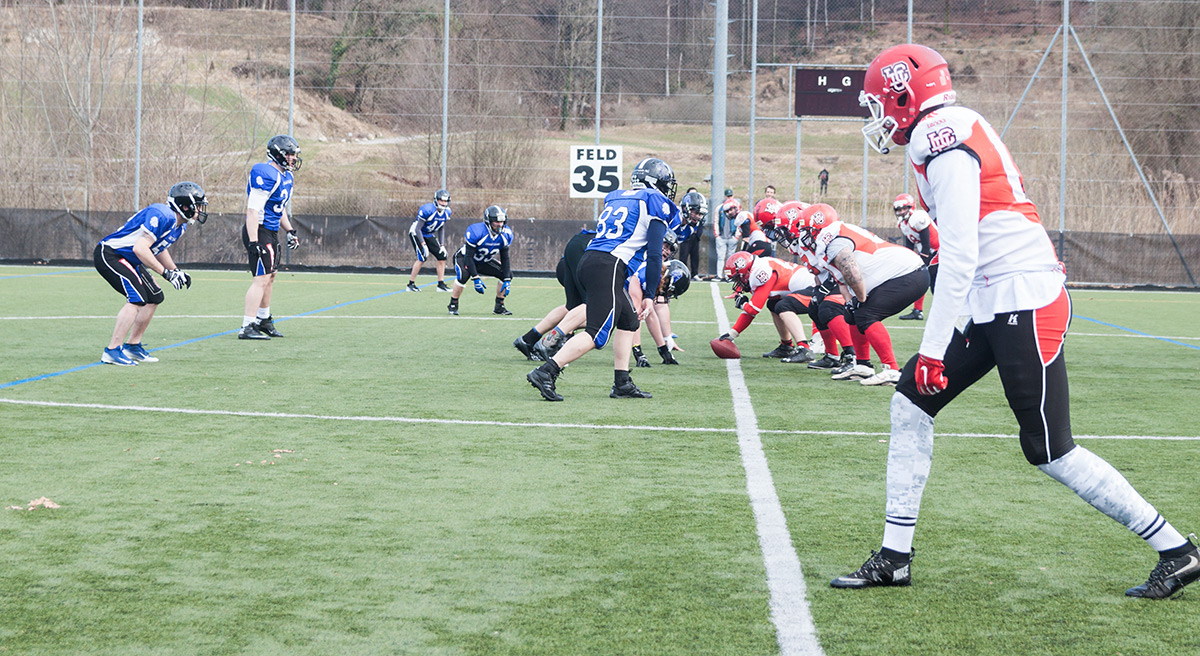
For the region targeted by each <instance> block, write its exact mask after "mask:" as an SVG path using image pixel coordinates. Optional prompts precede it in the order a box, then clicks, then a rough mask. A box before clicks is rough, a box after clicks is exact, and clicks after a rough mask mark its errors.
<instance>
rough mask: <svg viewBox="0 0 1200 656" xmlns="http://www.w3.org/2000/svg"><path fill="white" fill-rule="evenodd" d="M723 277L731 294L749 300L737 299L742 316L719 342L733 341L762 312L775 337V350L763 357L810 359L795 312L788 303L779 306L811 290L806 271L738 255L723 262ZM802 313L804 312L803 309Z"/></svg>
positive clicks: (811, 281) (781, 262) (777, 261)
mask: <svg viewBox="0 0 1200 656" xmlns="http://www.w3.org/2000/svg"><path fill="white" fill-rule="evenodd" d="M725 277H726V278H728V279H730V280H732V281H733V291H734V292H735V293H737V294H739V295H741V294H749V298H746V297H745V296H741V297H740V299H745V300H740V299H739V301H738V302H737V305H738V307H739V308H740V309H741V311H742V314H741V315H740V316H738V318H737V321H736V322H734V324H733V327H732V328H730V329H729V332H727V333H725V334H723V335H721V339H730V340H732V339H736V338H737V336H738V335H739V334H741V333H743V332H745V331H746V328H748V327H750V323H751V322H752V321H754V317H756V316H758V314H759V313H760V312H762V311H763V310H764V309H766V310H767V311H769V312H770V313H771V319H772V320H773V321H774V323H775V330H776V331H777V332H778V333H779V346H778V347H776V349H775V350H774V351H770V352H768V353H764V354H763V357H764V358H781V359H783V358H793V359H792V360H791V362H808V361H809V360H812V359H813V357H812V351H811V350H810V349H809V348H808V340H807V339H806V338H805V332H804V323H803V322H802V321H801V320H800V317H799V314H798V312H797V310H798V308H797V307H796V306H795V304H793V303H791V302H788V303H782V301H783V300H784V299H785V297H787V296H788V295H789V294H792V293H794V292H801V291H804V292H805V293H807V292H808V290H811V289H812V287H813V285H814V283H815V280H814V279H813V276H812V274H811V273H809V272H808V270H807V269H805V268H804V267H802V266H800V265H799V264H793V263H791V262H787V261H785V260H781V259H778V258H775V257H759V256H757V255H754V254H753V253H748V252H746V251H738V252H736V253H734V254H733V255H730V256H729V260H728V261H726V262H725ZM781 306H782V307H781ZM804 310H807V305H805V307H804Z"/></svg>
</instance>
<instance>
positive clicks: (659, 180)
mask: <svg viewBox="0 0 1200 656" xmlns="http://www.w3.org/2000/svg"><path fill="white" fill-rule="evenodd" d="M629 181H630V182H631V183H633V186H634V187H635V188H636V187H637V186H638V185H641V186H643V187H651V188H654V189H657V190H659V191H661V192H662V193H663V195H664V196H666V197H667V198H670V199H671V200H675V190H676V187H677V185H676V183H675V172H674V171H672V170H671V167H670V166H668V165H667V163H666V162H664V161H662V160H661V159H658V158H656V157H647V158H646V159H644V160H642V161H640V162H638V163H637V166H635V167H633V173H632V174H630V176H629Z"/></svg>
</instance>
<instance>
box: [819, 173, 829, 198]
mask: <svg viewBox="0 0 1200 656" xmlns="http://www.w3.org/2000/svg"><path fill="white" fill-rule="evenodd" d="M817 179H818V180H820V181H821V195H822V196H824V195H825V192H826V191H828V190H829V170H828V169H821V172H820V173H818V174H817Z"/></svg>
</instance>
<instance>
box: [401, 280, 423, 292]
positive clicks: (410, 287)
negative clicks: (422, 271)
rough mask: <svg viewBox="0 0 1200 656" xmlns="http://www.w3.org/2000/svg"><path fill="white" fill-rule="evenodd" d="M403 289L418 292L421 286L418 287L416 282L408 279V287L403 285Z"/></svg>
mask: <svg viewBox="0 0 1200 656" xmlns="http://www.w3.org/2000/svg"><path fill="white" fill-rule="evenodd" d="M404 291H407V292H419V291H421V288H420V287H417V283H415V282H413V281H411V280H409V281H408V287H405V288H404Z"/></svg>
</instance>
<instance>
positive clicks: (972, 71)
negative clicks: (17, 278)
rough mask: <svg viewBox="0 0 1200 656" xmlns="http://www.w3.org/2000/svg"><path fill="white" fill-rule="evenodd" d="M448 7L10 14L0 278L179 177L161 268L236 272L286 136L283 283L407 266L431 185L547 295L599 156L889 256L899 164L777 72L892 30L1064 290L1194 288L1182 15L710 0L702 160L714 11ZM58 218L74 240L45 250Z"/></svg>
mask: <svg viewBox="0 0 1200 656" xmlns="http://www.w3.org/2000/svg"><path fill="white" fill-rule="evenodd" d="M199 4H202V5H203V6H204V8H195V6H196V5H199ZM178 5H188V6H186V7H184V6H178ZM448 5H449V8H450V11H449V22H448V24H447V23H444V22H443V17H444V16H443V14H444V6H445V4H443V3H436V2H435V3H419V4H418V3H415V2H394V1H385V0H357V1H355V2H350V1H348V0H330V1H326V0H294V6H295V11H294V13H293V12H292V11H290V10H289V9H290V5H289V3H288V2H285V1H283V0H260V1H258V2H253V3H250V2H244V3H243V2H235V1H231V0H209V1H208V2H205V3H195V2H174V3H172V2H165V1H157V2H146V3H145V5H144V7H143V8H139V7H138V5H137V4H130V3H127V2H126V3H121V2H107V3H99V2H95V1H93V0H77V1H75V2H70V3H55V2H49V1H44V2H19V1H18V2H9V3H4V4H3V6H0V35H2V37H3V38H2V39H0V152H3V154H4V159H3V163H2V164H0V167H2V169H0V208H5V209H0V240H2V241H0V258H3V259H9V260H33V259H75V258H77V257H79V254H80V253H83V254H86V253H90V250H91V246H92V245H93V244H94V240H95V239H98V238H99V236H102V235H103V234H105V233H106V232H108V231H110V230H112V229H114V228H115V227H116V225H117V224H118V223H119V222H120V219H121V218H122V217H123V216H125V215H128V214H130V213H132V212H133V211H135V210H136V209H138V208H139V207H140V206H143V205H145V204H147V203H150V202H155V201H160V200H163V197H164V196H165V193H166V190H167V188H169V186H170V185H171V184H172V183H174V182H177V181H179V180H183V179H189V180H195V181H197V182H199V183H201V184H202V185H203V186H204V188H205V189H206V191H207V192H208V195H209V198H210V202H211V206H210V210H211V211H212V212H213V215H214V216H213V219H212V220H210V221H209V224H208V225H206V226H204V228H203V230H195V231H193V232H192V233H190V234H189V235H188V236H186V237H185V238H184V240H183V242H181V243H180V244H179V245H177V246H176V247H175V248H176V250H177V251H179V253H178V254H179V255H181V256H182V257H180V258H179V259H181V260H182V261H184V262H189V261H190V262H195V263H209V264H222V263H228V264H231V265H237V264H240V262H241V259H240V258H241V256H240V253H239V251H238V239H237V236H236V235H237V230H238V227H239V225H240V224H239V220H240V215H241V211H242V206H243V204H244V201H245V175H246V173H247V172H248V170H249V168H250V166H251V165H253V164H254V163H255V162H258V161H262V160H263V159H264V158H265V144H266V141H267V139H268V138H269V137H270V136H272V135H274V134H277V133H286V132H289V131H291V132H293V133H294V135H295V136H296V137H297V139H298V140H299V141H300V143H301V146H302V148H303V151H304V153H303V155H304V159H305V164H304V167H303V168H302V170H301V171H300V172H299V173H298V174H297V176H296V180H297V181H296V194H295V196H294V201H293V208H292V209H293V213H294V215H295V217H296V219H297V223H298V224H299V226H300V229H301V232H302V236H304V237H306V238H307V240H306V241H307V245H306V248H303V249H301V250H299V251H296V252H294V253H292V254H291V258H292V263H293V264H295V265H307V266H364V267H372V266H383V267H407V266H408V265H409V264H410V263H411V259H412V254H411V251H410V249H411V247H410V246H408V244H407V241H406V240H405V239H404V231H405V230H406V229H407V227H408V224H409V223H410V222H411V217H412V216H413V215H414V214H415V212H416V209H417V207H419V206H420V205H421V204H422V203H424V202H427V201H429V200H430V199H431V198H432V195H433V192H434V190H436V189H437V188H439V187H441V186H443V185H444V186H446V187H447V188H448V189H450V191H451V193H452V196H453V208H454V211H455V216H454V219H453V220H452V222H451V224H450V226H449V234H451V235H453V237H452V238H451V239H450V242H451V244H450V245H451V246H452V247H454V246H457V245H458V243H459V242H460V241H461V233H462V231H463V230H464V229H465V227H466V225H467V224H468V223H470V222H474V221H475V220H476V217H479V216H480V214H481V212H482V210H483V208H484V207H486V206H487V205H489V204H493V203H496V204H500V205H503V206H505V207H506V208H507V209H508V210H509V216H510V218H511V220H512V225H513V227H514V230H515V231H516V234H517V237H518V242H517V248H518V252H517V253H516V255H515V257H514V258H513V259H514V263H515V264H516V267H517V268H518V270H527V271H528V270H538V271H545V270H551V269H553V266H554V262H555V260H556V259H557V255H558V253H559V252H560V251H561V247H562V244H563V243H564V242H565V239H566V238H567V237H568V236H569V235H570V234H572V233H574V232H575V231H576V230H577V229H578V228H579V226H580V225H583V224H587V223H590V222H591V221H592V216H593V207H594V201H592V200H590V199H578V198H576V199H572V198H570V197H569V194H568V187H569V176H570V172H569V165H568V147H569V146H570V145H574V144H586V143H594V142H595V141H597V132H598V134H599V136H598V140H599V142H600V143H602V144H615V145H621V146H623V148H624V159H625V162H626V170H628V169H629V168H630V166H631V165H632V163H633V162H635V161H637V159H640V158H641V157H644V156H648V155H654V156H658V157H662V158H663V159H665V160H667V161H668V162H669V163H670V164H671V165H672V166H673V167H674V168H675V169H676V172H677V175H678V177H679V180H680V185H681V188H684V187H687V186H696V187H698V188H699V189H700V191H701V192H702V193H706V194H709V195H711V193H712V191H713V190H711V189H709V187H708V184H707V182H706V180H707V179H709V176H711V175H712V173H713V171H714V170H718V169H719V170H721V171H722V177H723V180H724V182H725V184H724V186H728V187H731V188H733V189H734V190H735V192H736V195H737V196H739V197H740V198H742V199H743V201H745V202H753V201H754V200H756V199H757V198H758V197H760V196H761V190H762V187H763V186H765V185H766V184H772V185H774V186H776V187H777V188H778V189H779V195H780V197H796V198H799V199H801V200H808V201H811V200H813V199H815V198H817V197H818V196H819V194H820V192H819V187H818V181H817V174H818V172H819V171H820V170H822V169H825V170H827V171H829V174H830V177H829V188H828V191H827V192H826V193H825V195H824V197H823V200H825V201H827V202H830V203H831V204H833V205H834V206H835V207H838V208H839V210H842V211H843V213H844V214H845V215H846V216H848V217H853V218H855V219H859V218H860V215H861V220H862V222H863V223H864V224H865V225H866V226H867V227H869V228H872V229H874V230H876V231H877V232H879V233H880V234H881V235H883V236H886V237H898V234H894V233H896V229H895V225H894V221H893V219H892V217H891V212H890V201H891V199H892V198H893V197H894V196H895V195H896V193H898V192H899V191H902V190H903V189H904V188H905V185H906V184H908V183H906V181H905V172H904V170H903V167H902V164H903V157H902V156H901V155H900V154H898V153H897V154H893V155H890V156H887V157H880V156H878V155H875V154H873V153H872V156H871V157H869V158H864V148H863V145H862V139H861V136H860V135H859V128H860V127H861V123H860V122H856V121H849V122H847V121H816V120H802V121H801V123H800V125H797V124H796V122H795V121H791V120H786V119H788V118H789V117H790V110H791V94H792V91H793V89H792V87H791V82H790V69H789V68H788V66H789V65H791V64H807V65H828V66H862V65H864V64H866V63H868V62H869V61H870V60H871V58H873V57H874V55H875V54H877V53H878V52H879V51H880V50H882V49H883V48H884V47H886V46H888V45H892V44H895V43H901V42H904V41H906V40H908V38H909V30H910V29H911V34H912V37H911V38H912V40H913V41H916V42H918V43H924V44H926V45H929V46H931V47H933V48H936V49H937V50H939V51H940V52H941V53H942V54H943V55H944V56H945V57H946V58H947V60H948V61H949V62H950V65H951V70H952V74H953V76H954V83H955V88H956V89H957V90H958V91H959V98H960V102H962V103H963V104H966V105H968V106H971V107H973V108H975V109H977V110H979V111H980V112H981V113H982V114H983V115H984V116H985V117H987V118H988V119H989V120H990V121H991V122H992V123H993V125H995V126H996V128H997V130H1004V131H1005V134H1004V138H1005V141H1006V142H1007V144H1008V145H1009V148H1010V150H1011V151H1012V153H1013V156H1014V158H1015V160H1016V162H1017V164H1018V165H1019V166H1020V167H1021V170H1022V172H1023V174H1024V180H1025V185H1026V188H1027V191H1028V195H1029V196H1030V198H1032V199H1033V200H1034V201H1035V202H1037V203H1038V205H1039V208H1040V211H1041V215H1042V218H1043V221H1044V222H1045V224H1046V226H1047V228H1048V229H1049V230H1050V231H1051V234H1052V236H1053V237H1054V238H1055V240H1056V243H1057V244H1058V246H1059V249H1060V253H1061V255H1062V257H1063V258H1064V260H1065V261H1066V262H1067V265H1068V273H1069V274H1070V276H1071V278H1072V279H1073V280H1075V281H1085V282H1101V283H1107V284H1157V285H1172V286H1192V287H1194V286H1196V281H1195V278H1194V277H1193V274H1195V273H1196V272H1197V270H1200V217H1198V211H1197V210H1198V209H1200V185H1198V184H1197V182H1196V179H1197V177H1198V175H1200V160H1198V159H1197V154H1196V153H1197V152H1200V148H1198V146H1200V128H1197V125H1198V124H1200V123H1198V122H1197V121H1196V120H1193V119H1196V118H1200V111H1198V110H1200V96H1198V95H1197V94H1196V93H1195V92H1194V91H1193V89H1194V88H1195V86H1196V77H1197V73H1196V71H1200V52H1198V51H1200V45H1198V43H1200V42H1198V40H1197V33H1198V32H1200V12H1197V11H1196V3H1195V2H1194V1H1191V0H1186V1H1181V0H1136V1H1135V0H1096V1H1092V2H1072V3H1070V4H1069V5H1068V7H1067V9H1068V11H1069V13H1067V12H1064V6H1063V4H1062V3H1061V2H1049V1H1045V2H1042V1H1031V0H1024V1H1018V0H941V1H939V2H913V5H914V8H913V13H912V15H911V17H910V15H909V13H908V2H906V1H905V0H794V1H788V0H771V1H770V2H764V1H761V0H760V1H759V2H758V3H757V7H756V6H755V4H754V3H752V2H729V4H728V7H729V22H728V24H727V29H728V37H729V38H728V43H729V48H728V50H729V53H728V54H729V56H728V59H727V62H728V69H729V75H728V93H727V98H726V102H727V104H726V107H725V109H726V117H727V121H726V125H727V132H726V137H725V141H726V147H725V158H724V162H716V163H714V162H713V161H712V152H713V143H712V139H713V133H714V131H713V126H712V116H713V105H714V102H713V98H712V90H713V80H712V70H713V63H714V52H713V36H714V26H715V25H716V20H715V17H714V6H713V5H711V4H710V3H709V2H708V0H680V1H677V2H670V1H669V2H666V3H644V2H633V1H631V0H605V1H604V2H603V5H602V7H603V20H602V21H600V20H598V18H597V9H598V4H597V2H596V1H595V0H589V1H587V2H584V1H582V0H546V1H538V0H513V1H497V0H489V1H487V2H484V1H482V0H450V1H449V2H448ZM139 16H140V25H141V28H142V29H141V30H139ZM293 16H294V28H293ZM756 18H757V20H755V19H756ZM910 21H911V22H910ZM1064 23H1066V29H1063V25H1064ZM447 27H448V30H449V34H450V37H449V40H448V41H447V40H444V39H443V32H444V30H445V29H446V28H447ZM598 27H600V28H601V30H600V31H601V33H602V48H601V61H600V62H599V63H600V66H599V70H600V79H601V87H602V93H601V96H600V97H601V99H602V102H601V105H600V111H599V116H600V119H599V129H598V131H597V126H596V122H595V117H596V115H597V112H596V94H595V87H596V71H597V61H596V52H597V48H596V35H597V32H598V29H597V28H598ZM293 29H294V34H295V38H294V40H293V38H292V34H293ZM139 34H141V35H142V38H141V43H140V47H139V42H138V35H139ZM755 35H757V38H755ZM1064 42H1066V43H1067V44H1068V45H1069V47H1070V51H1069V55H1068V58H1067V61H1066V66H1065V75H1066V79H1067V80H1068V84H1067V93H1066V94H1065V96H1064V93H1063V89H1062V85H1061V84H1060V82H1061V80H1062V79H1063V77H1064V66H1063V58H1062V54H1061V49H1062V47H1063V44H1064ZM293 44H294V54H293ZM445 46H448V48H445ZM447 50H448V52H449V59H448V64H449V65H448V70H447V75H446V76H445V78H444V77H443V72H444V69H443V52H444V51H447ZM139 73H140V75H139ZM752 74H753V75H752ZM1035 74H1036V75H1035ZM752 78H753V80H754V82H755V88H754V89H753V92H752V89H751V80H752ZM444 80H445V81H447V82H448V89H449V93H448V95H444V94H443V81H444ZM293 97H294V101H292V100H291V99H292V98H293ZM1064 98H1065V100H1066V103H1065V106H1064V103H1063V100H1064ZM752 99H753V103H752V102H751V100H752ZM444 100H445V102H443V101H444ZM1064 107H1065V112H1064ZM1110 107H1111V111H1110ZM752 108H753V109H752ZM444 109H445V111H444ZM752 111H753V117H752ZM139 117H140V120H138V119H139ZM752 118H753V119H754V120H753V121H752ZM1114 119H1115V120H1114ZM751 124H753V126H754V135H753V146H754V147H753V152H754V156H753V158H751V156H750V151H751V148H750V146H751V134H750V126H751ZM443 125H445V130H443ZM1064 125H1065V129H1064ZM1118 125H1119V126H1120V127H1118ZM801 128H802V129H801ZM443 144H445V145H446V147H445V152H444V153H443ZM1064 150H1065V153H1066V156H1065V158H1064V157H1062V156H1061V153H1062V152H1064ZM797 154H799V157H797ZM443 161H444V162H445V169H444V172H443ZM864 164H865V173H864ZM443 175H444V176H445V177H444V179H443ZM751 178H753V183H754V187H755V188H754V189H748V188H747V187H748V186H749V185H750V183H751ZM716 191H717V193H718V195H719V193H720V190H716ZM864 198H865V207H866V210H865V212H860V207H862V206H863V204H864ZM32 210H42V211H40V212H38V211H32ZM108 213H112V214H108ZM60 221H65V222H66V224H70V225H71V226H73V227H72V228H71V229H70V230H66V229H58V228H52V229H47V228H48V227H51V226H59V225H60V223H59V222H60ZM185 242H191V243H190V244H186V245H185ZM185 248H186V251H185V250H184V249H185ZM705 249H706V250H707V243H706V244H705ZM85 258H86V256H85ZM703 261H706V260H703Z"/></svg>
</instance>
